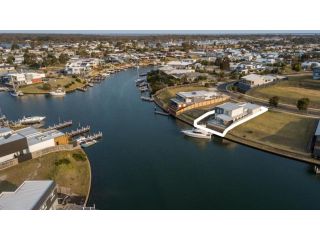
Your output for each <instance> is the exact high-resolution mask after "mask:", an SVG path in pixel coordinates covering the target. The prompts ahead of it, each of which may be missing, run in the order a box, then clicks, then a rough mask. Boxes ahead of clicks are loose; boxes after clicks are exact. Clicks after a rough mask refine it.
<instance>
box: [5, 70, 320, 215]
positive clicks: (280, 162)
mask: <svg viewBox="0 0 320 240" xmlns="http://www.w3.org/2000/svg"><path fill="white" fill-rule="evenodd" d="M135 78H136V70H135V69H130V70H127V71H124V72H120V73H118V74H116V75H113V76H111V77H109V78H108V80H106V81H104V82H103V83H102V84H101V85H98V86H95V87H94V88H90V89H89V90H88V91H87V92H85V93H83V92H74V93H72V94H68V95H67V96H66V97H65V98H51V97H45V96H24V97H22V98H19V99H16V98H13V97H11V96H10V95H9V94H7V93H0V107H1V108H2V111H3V112H4V113H5V114H6V115H7V117H9V118H10V119H17V118H20V117H22V116H23V115H46V116H47V121H46V123H47V124H49V125H50V124H53V123H56V122H58V119H59V118H60V120H61V121H62V120H69V119H72V120H74V123H75V124H74V126H73V127H74V128H75V125H77V124H78V123H81V124H82V125H86V124H90V125H91V127H92V130H93V131H94V132H96V131H100V130H101V131H102V132H103V133H104V138H103V139H102V140H101V141H100V142H99V143H98V144H96V145H94V146H92V147H90V148H88V149H86V152H87V154H88V156H89V158H90V161H91V167H92V174H93V179H92V191H91V195H90V200H89V204H93V203H95V204H96V207H97V208H98V209H319V208H320V207H319V205H320V204H319V202H320V191H319V190H318V187H319V186H320V181H319V178H318V177H317V176H315V175H314V174H313V173H312V172H311V170H310V169H311V168H310V166H309V165H307V164H304V163H301V162H297V161H293V160H289V159H286V158H283V157H279V156H276V155H272V154H269V153H265V152H261V151H258V150H255V149H251V148H249V147H245V146H242V145H239V144H235V143H232V142H228V141H221V139H215V140H214V141H211V142H206V141H203V140H195V139H191V138H187V137H184V136H183V135H182V134H181V133H180V130H181V129H182V128H185V127H186V125H185V124H183V123H181V122H179V121H176V120H175V119H173V118H170V117H165V116H160V115H154V114H153V109H154V105H153V104H152V103H147V102H142V101H141V100H140V99H139V93H138V91H137V89H136V88H135V84H134V80H135Z"/></svg>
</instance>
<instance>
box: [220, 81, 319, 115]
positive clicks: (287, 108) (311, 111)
mask: <svg viewBox="0 0 320 240" xmlns="http://www.w3.org/2000/svg"><path fill="white" fill-rule="evenodd" d="M236 82H237V81H232V82H227V83H222V84H220V85H219V86H218V88H217V89H218V90H219V91H220V92H223V93H224V94H226V95H228V96H230V97H231V98H232V99H233V100H235V101H240V100H241V101H243V100H246V101H248V102H251V103H256V104H259V105H263V106H267V107H269V100H267V99H262V98H256V97H253V96H249V95H246V94H242V93H239V92H233V91H229V90H228V87H229V86H231V85H233V84H234V83H236ZM273 110H275V111H279V112H287V113H293V114H295V115H299V116H307V117H311V118H320V109H317V108H308V111H307V112H302V111H299V110H298V109H297V107H296V106H294V105H290V104H285V103H279V105H278V107H277V108H273Z"/></svg>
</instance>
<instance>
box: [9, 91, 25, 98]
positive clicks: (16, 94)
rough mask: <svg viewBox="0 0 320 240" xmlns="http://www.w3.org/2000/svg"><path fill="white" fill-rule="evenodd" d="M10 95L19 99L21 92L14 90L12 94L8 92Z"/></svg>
mask: <svg viewBox="0 0 320 240" xmlns="http://www.w3.org/2000/svg"><path fill="white" fill-rule="evenodd" d="M10 95H11V96H13V97H21V96H23V95H24V94H23V92H21V91H16V90H13V91H12V92H10Z"/></svg>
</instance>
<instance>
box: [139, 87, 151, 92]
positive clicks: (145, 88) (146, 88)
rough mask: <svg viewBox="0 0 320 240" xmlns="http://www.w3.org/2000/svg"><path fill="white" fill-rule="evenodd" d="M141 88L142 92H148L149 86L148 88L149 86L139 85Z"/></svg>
mask: <svg viewBox="0 0 320 240" xmlns="http://www.w3.org/2000/svg"><path fill="white" fill-rule="evenodd" d="M139 90H140V91H141V92H146V91H148V90H149V88H148V87H147V86H144V87H139Z"/></svg>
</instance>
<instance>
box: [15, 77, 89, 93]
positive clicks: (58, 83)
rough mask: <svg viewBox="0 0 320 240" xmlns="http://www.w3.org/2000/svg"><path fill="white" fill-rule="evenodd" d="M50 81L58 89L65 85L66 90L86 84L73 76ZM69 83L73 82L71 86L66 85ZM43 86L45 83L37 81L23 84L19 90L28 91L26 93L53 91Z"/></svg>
mask: <svg viewBox="0 0 320 240" xmlns="http://www.w3.org/2000/svg"><path fill="white" fill-rule="evenodd" d="M48 83H49V84H50V85H51V88H52V89H53V90H54V89H57V88H58V87H59V86H60V87H63V88H64V89H65V90H66V92H70V91H74V90H75V89H76V88H78V87H83V86H84V84H83V83H79V82H77V81H76V80H75V79H74V78H72V77H71V76H63V77H60V78H55V79H50V80H49V81H48ZM71 83H73V84H71ZM67 84H71V85H70V87H68V88H67V87H65V85H67ZM42 86H43V83H36V84H32V85H27V86H23V87H21V88H19V90H21V91H22V92H23V93H26V94H46V93H49V92H50V91H51V90H44V89H43V88H42Z"/></svg>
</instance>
